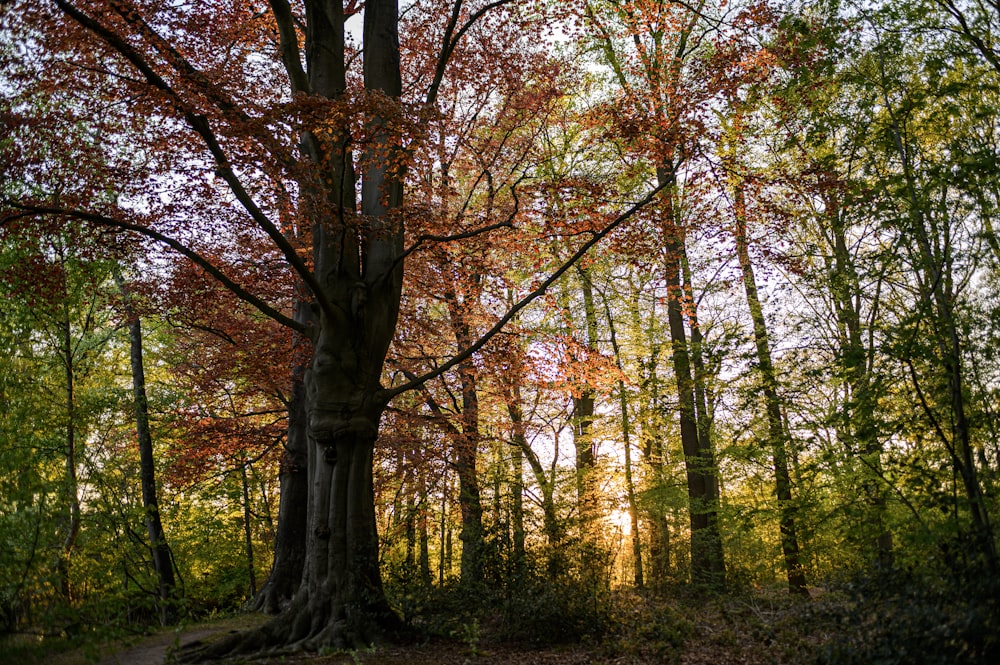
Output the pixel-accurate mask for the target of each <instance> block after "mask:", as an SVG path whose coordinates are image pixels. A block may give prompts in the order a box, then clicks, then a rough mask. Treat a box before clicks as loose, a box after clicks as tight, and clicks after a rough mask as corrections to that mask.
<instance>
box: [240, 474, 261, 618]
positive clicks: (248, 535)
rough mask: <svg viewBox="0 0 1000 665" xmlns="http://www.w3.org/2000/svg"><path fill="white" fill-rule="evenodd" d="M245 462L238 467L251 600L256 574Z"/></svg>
mask: <svg viewBox="0 0 1000 665" xmlns="http://www.w3.org/2000/svg"><path fill="white" fill-rule="evenodd" d="M248 463H249V462H247V461H246V460H244V461H243V464H242V465H240V481H241V485H242V488H243V543H244V547H245V548H246V557H247V575H248V577H249V580H250V589H249V592H250V593H249V595H250V597H251V598H253V597H254V596H256V595H257V572H256V570H254V564H253V531H252V528H251V527H252V526H253V519H252V518H253V511H252V510H251V506H250V482H249V480H248V479H247V464H248Z"/></svg>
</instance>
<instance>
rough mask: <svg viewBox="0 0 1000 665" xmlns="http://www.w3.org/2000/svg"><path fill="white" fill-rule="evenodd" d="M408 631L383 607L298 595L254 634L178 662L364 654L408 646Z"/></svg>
mask: <svg viewBox="0 0 1000 665" xmlns="http://www.w3.org/2000/svg"><path fill="white" fill-rule="evenodd" d="M411 633H412V630H411V629H409V628H407V627H406V625H405V624H404V623H403V621H402V620H401V619H400V618H399V616H398V615H397V614H396V613H395V612H393V611H392V609H390V608H389V606H388V605H387V604H382V606H379V605H378V604H376V605H371V604H369V605H368V606H367V607H363V608H362V607H359V606H358V604H357V603H349V602H343V601H338V600H336V599H334V598H333V597H332V595H331V594H324V593H320V594H313V595H312V596H310V597H306V596H305V595H304V594H300V595H299V596H298V597H297V598H296V599H295V600H294V601H293V602H292V603H291V605H290V606H289V607H288V608H286V609H285V610H284V611H283V612H282V613H281V614H279V615H277V616H275V617H274V618H273V619H271V620H270V621H268V622H267V623H265V624H264V625H263V626H260V627H258V628H255V629H253V630H250V631H247V632H244V633H237V634H234V635H229V636H227V637H225V638H223V639H221V640H219V641H216V642H212V643H209V644H204V643H201V642H200V641H196V642H192V643H191V644H187V645H185V646H184V647H183V648H182V649H181V650H180V652H179V653H178V654H177V660H178V662H180V663H204V662H209V661H214V660H220V659H223V658H233V657H238V656H247V655H251V654H253V655H267V656H279V655H283V654H292V653H301V652H318V651H320V650H321V649H343V650H351V649H367V648H369V647H371V646H374V645H379V644H400V643H406V642H409V641H410V638H411V637H412V635H411Z"/></svg>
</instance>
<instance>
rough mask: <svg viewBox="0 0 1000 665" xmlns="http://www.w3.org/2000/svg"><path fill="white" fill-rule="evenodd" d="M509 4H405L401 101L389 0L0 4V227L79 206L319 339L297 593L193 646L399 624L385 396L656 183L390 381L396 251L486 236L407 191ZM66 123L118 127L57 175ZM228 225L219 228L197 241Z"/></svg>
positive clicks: (467, 351)
mask: <svg viewBox="0 0 1000 665" xmlns="http://www.w3.org/2000/svg"><path fill="white" fill-rule="evenodd" d="M527 4H529V3H526V5H527ZM517 5H518V3H516V2H513V1H512V0H496V1H494V2H479V3H466V2H463V1H462V0H457V1H456V2H454V3H426V6H425V7H422V9H424V10H425V11H424V12H423V13H420V12H415V13H413V14H411V15H416V16H417V17H418V20H415V22H414V29H415V30H418V29H419V30H421V31H423V32H422V33H421V34H425V35H426V39H427V40H429V41H428V42H427V43H428V44H429V46H428V47H427V48H426V52H427V53H429V54H432V55H431V57H428V58H426V61H422V62H417V63H416V64H414V63H407V66H408V68H407V71H408V72H410V73H411V74H412V75H413V79H414V80H412V81H407V85H406V88H405V90H406V94H405V96H404V85H403V80H402V76H401V53H400V43H401V42H400V35H399V29H400V13H399V8H398V6H397V2H396V0H369V1H368V2H366V3H364V5H363V7H362V6H361V4H360V3H356V2H350V3H347V4H345V3H343V2H339V1H338V2H330V1H323V0H304V1H303V2H294V3H293V2H289V1H288V0H270V2H269V3H268V6H267V10H266V11H261V7H260V6H259V3H254V2H225V3H218V4H216V3H207V4H203V5H198V6H189V5H186V4H183V3H171V4H169V5H164V4H163V3H161V2H154V1H149V2H146V1H140V0H80V1H77V2H70V1H68V0H53V2H45V3H28V2H23V3H15V4H14V8H13V9H11V8H10V7H7V8H6V9H5V10H4V11H5V12H8V13H7V14H6V15H5V17H4V18H5V21H7V20H9V25H10V26H12V27H11V30H12V32H14V33H17V34H21V35H23V36H24V48H23V49H22V50H21V53H22V57H21V60H20V69H19V70H18V73H19V74H20V75H22V76H24V80H25V81H26V82H28V83H29V84H28V86H27V88H28V90H29V92H27V93H26V94H25V99H31V100H32V101H33V104H32V103H23V104H21V105H14V106H12V107H11V109H9V112H8V113H7V114H5V124H7V123H10V125H11V126H10V127H7V129H10V130H11V131H14V129H13V128H17V130H16V131H17V132H18V133H19V136H18V145H19V151H18V152H17V153H15V154H12V155H11V156H10V159H9V160H8V163H5V165H4V166H5V168H12V169H15V170H19V171H20V172H21V173H22V179H23V180H24V181H26V182H31V183H33V185H35V186H34V188H33V189H31V190H30V191H29V190H26V191H23V192H7V193H5V200H4V201H3V202H2V209H0V223H2V224H3V225H10V224H17V223H18V222H19V220H21V219H23V218H27V217H48V218H52V219H69V218H75V219H78V220H83V221H86V222H90V223H93V224H95V225H98V226H101V227H104V228H108V229H114V230H118V231H119V232H126V233H135V234H140V235H142V236H145V237H146V238H148V239H151V240H152V241H155V242H156V243H158V244H159V245H161V246H165V247H167V248H169V249H171V250H173V251H175V252H178V253H180V254H181V255H183V256H184V257H186V258H187V259H189V260H190V261H192V262H193V263H194V264H196V265H197V266H199V268H201V269H202V270H204V271H205V272H206V273H208V274H209V275H211V276H212V277H214V278H215V279H216V280H218V281H219V282H220V283H221V284H222V285H223V286H225V287H226V288H228V289H229V290H230V291H232V292H233V293H234V294H236V295H237V296H238V297H239V298H241V299H242V300H244V301H245V302H247V303H248V304H250V305H252V306H254V307H256V308H257V310H259V311H260V312H261V314H262V315H264V316H267V317H270V318H271V319H273V320H275V321H277V322H279V323H281V324H283V325H285V326H287V327H288V328H290V329H292V330H293V331H296V332H298V333H300V334H305V335H308V337H309V338H310V339H311V341H312V348H313V354H312V360H311V362H310V363H309V367H308V370H307V371H306V372H305V376H304V377H303V386H304V395H303V399H304V402H305V418H306V432H307V437H308V445H307V455H306V457H307V463H306V466H307V470H306V478H307V482H308V490H307V506H305V507H301V508H300V509H304V510H305V511H306V524H307V530H306V543H305V552H306V557H305V562H304V569H303V574H302V582H301V584H300V586H299V590H298V592H297V593H296V595H295V597H294V599H293V600H292V602H291V603H290V605H289V607H288V609H287V610H286V611H285V612H283V613H282V614H281V615H279V616H278V617H277V618H275V619H274V620H273V621H272V622H271V623H269V624H267V625H266V626H264V627H263V628H262V629H260V630H258V631H255V632H253V633H251V634H248V635H240V636H236V637H235V638H234V639H233V640H230V641H228V642H223V643H220V644H218V645H216V646H215V647H214V648H213V649H211V650H210V651H203V652H196V653H193V654H190V657H191V658H198V657H203V656H211V655H213V654H218V653H222V652H233V651H248V650H255V649H260V648H268V647H271V646H293V647H298V648H306V649H310V648H319V647H322V646H326V645H336V646H359V645H364V644H369V643H371V642H374V641H380V640H385V639H392V638H393V637H394V636H395V635H396V634H397V633H398V631H399V630H400V629H401V623H400V621H399V619H398V618H397V616H396V615H395V613H394V612H393V611H392V610H391V608H390V607H389V604H388V602H387V600H386V597H385V594H384V592H383V588H382V582H381V577H380V572H379V566H378V538H377V534H376V522H375V513H374V498H373V477H372V473H373V471H372V458H373V451H374V447H375V442H376V438H377V436H378V430H379V422H380V419H381V416H382V414H383V412H384V410H385V409H386V406H387V405H388V403H389V402H390V401H391V400H392V399H393V398H394V397H395V396H397V395H399V394H401V393H403V392H405V391H407V390H410V389H412V388H414V387H416V386H418V385H421V384H422V383H423V382H425V381H426V380H428V379H429V378H432V377H433V376H437V375H440V374H441V373H443V372H445V371H448V370H449V369H451V368H453V367H456V366H458V365H460V363H462V362H463V361H465V360H466V359H467V358H469V357H470V356H471V355H472V354H473V353H475V352H476V351H477V350H478V349H480V348H481V347H482V346H483V345H484V344H485V343H486V342H487V341H488V340H489V339H490V338H491V337H492V336H493V335H495V334H496V332H498V331H499V330H500V329H501V328H502V326H503V325H504V324H505V323H506V322H507V321H509V320H510V319H512V318H513V317H514V316H515V315H516V314H517V312H518V311H520V310H521V309H523V307H525V306H526V305H527V304H528V303H530V302H531V301H532V300H533V299H535V298H537V297H538V296H539V295H541V294H543V293H544V292H545V291H546V290H547V289H548V288H549V287H550V286H551V285H552V284H553V283H554V282H555V280H557V279H558V278H559V277H560V276H561V275H562V274H563V273H565V272H566V270H568V269H569V268H570V267H571V266H572V265H573V264H574V263H575V262H576V261H578V260H579V258H580V257H581V256H583V255H584V253H585V252H587V251H588V250H589V249H590V248H591V247H592V246H593V245H594V244H596V243H597V242H599V241H600V240H601V239H603V238H604V237H606V236H607V235H608V234H609V233H611V232H612V230H614V229H615V228H616V227H617V226H619V225H620V224H622V223H623V222H624V221H625V220H627V219H628V218H630V217H631V216H632V215H633V214H634V213H635V212H636V211H637V210H639V209H640V208H641V207H642V206H644V205H645V204H646V203H648V202H649V201H651V200H652V199H653V197H654V196H655V195H656V193H657V192H658V190H657V189H654V190H653V191H652V192H651V193H650V194H649V195H648V196H646V197H645V198H644V199H643V200H641V201H639V202H637V203H636V204H635V205H633V206H632V207H630V208H629V209H628V210H626V211H625V212H622V213H620V214H617V215H616V214H609V213H608V212H607V211H606V210H599V211H596V212H595V213H594V214H595V215H596V216H597V218H598V219H600V220H602V223H601V226H600V228H599V230H598V231H597V232H595V233H592V234H591V235H589V236H588V239H587V240H586V242H584V243H582V244H581V245H579V247H578V248H577V250H576V252H574V253H573V254H572V255H571V256H570V257H569V258H568V259H567V260H566V261H565V262H564V263H563V264H562V265H560V266H558V267H557V268H555V269H554V270H552V271H551V273H550V274H549V275H548V276H547V277H545V278H544V279H539V280H536V281H534V282H533V283H532V284H531V287H530V289H529V290H527V292H526V293H525V294H524V295H523V297H522V298H521V299H520V300H518V301H517V303H516V304H515V305H514V306H513V307H512V308H511V309H510V310H508V311H507V312H506V313H505V314H503V315H502V316H500V317H499V319H498V320H497V321H496V323H495V324H494V325H492V327H489V328H488V329H487V330H486V331H485V332H484V333H482V334H481V335H480V336H478V338H476V339H468V340H463V343H464V344H466V346H465V348H464V349H460V350H459V351H458V353H457V355H455V356H453V357H452V358H451V359H450V360H448V361H447V362H444V363H442V364H440V365H439V366H438V367H436V368H435V369H434V370H432V371H430V372H429V373H427V374H425V375H423V376H414V377H412V378H410V379H407V380H405V382H404V381H400V382H398V383H396V384H394V385H390V386H388V387H387V386H384V385H383V382H382V381H383V369H384V364H385V358H386V354H387V351H388V349H389V346H390V344H391V343H392V341H393V338H394V335H395V331H396V325H397V318H398V313H399V309H400V302H401V297H402V289H403V277H404V258H406V257H407V256H409V255H410V254H412V253H413V252H414V251H416V250H417V249H419V248H420V247H421V245H422V244H423V245H426V244H430V243H431V242H432V241H435V242H457V241H460V240H461V239H463V238H467V237H471V236H473V235H476V234H477V233H478V232H477V231H476V230H475V229H461V230H460V231H459V232H455V231H451V232H450V233H445V234H443V235H434V234H428V235H419V234H414V233H413V231H412V230H410V231H409V233H410V235H409V236H408V226H407V224H408V222H407V220H408V219H409V218H410V216H409V215H408V212H407V211H406V210H405V209H404V208H403V188H404V181H405V177H406V171H407V168H408V164H410V163H411V157H412V155H413V154H414V153H415V151H417V150H418V149H419V146H420V142H421V127H422V124H423V123H424V122H425V121H426V119H427V118H429V117H433V115H434V114H435V113H436V112H437V108H436V98H437V95H438V90H440V89H441V86H442V82H443V81H444V80H445V79H446V77H447V76H449V75H450V72H451V68H450V65H451V64H452V63H453V62H454V60H453V59H452V56H453V54H454V53H455V52H456V48H457V47H458V46H459V44H460V43H461V42H462V40H463V39H467V38H468V37H469V34H470V32H472V31H474V29H475V27H476V26H477V25H478V24H479V23H480V22H482V21H501V20H504V21H511V20H517V19H516V16H515V15H514V12H516V10H517ZM359 12H361V13H363V31H362V35H361V45H360V47H355V45H354V39H352V38H351V37H349V35H348V31H347V29H346V28H347V26H348V25H349V23H348V22H349V21H351V23H353V21H352V16H354V15H355V14H357V13H359ZM425 19H426V20H425ZM403 43H407V42H406V41H405V40H404V42H403ZM357 56H360V61H361V62H362V70H361V71H360V72H357V71H355V69H356V68H357V65H356V64H354V63H355V62H356V61H357V59H358V58H357ZM39 63H43V64H39ZM411 66H412V67H411ZM458 72H459V73H461V75H470V73H469V72H464V71H462V70H461V68H459V69H458ZM472 75H476V74H472ZM480 75H485V74H480ZM36 77H37V79H38V80H37V81H36V80H35V78H36ZM32 91H33V93H34V94H35V97H34V98H31V94H32ZM46 94H62V95H66V96H68V97H69V98H70V103H69V105H68V108H69V109H70V112H69V113H67V114H63V115H60V116H57V115H54V114H50V113H46V105H45V104H44V100H45V95H46ZM109 117H113V118H115V120H114V121H109V120H108V118H109ZM134 117H143V118H145V120H144V122H145V123H146V124H144V125H143V129H144V132H145V133H143V134H134V135H130V134H129V131H128V130H129V118H134ZM67 122H82V123H86V124H88V125H89V126H91V127H93V128H94V132H95V133H96V134H97V135H98V136H101V135H102V134H101V133H102V132H108V133H109V134H108V138H107V139H106V140H104V141H98V142H97V144H98V149H95V150H93V151H91V152H89V153H82V152H80V149H79V148H78V147H76V146H69V145H67V146H63V148H64V149H65V150H66V152H67V154H74V155H75V156H74V157H73V158H74V159H76V160H77V162H78V164H79V166H80V169H79V172H78V173H77V174H75V175H76V177H75V178H74V179H72V180H71V181H69V182H61V183H53V182H51V181H49V180H47V179H46V170H45V157H44V155H40V154H38V153H37V152H33V148H34V147H36V146H37V145H39V144H40V142H39V141H36V140H35V139H34V136H35V135H36V134H39V135H45V140H47V141H49V142H50V143H51V144H52V145H55V146H57V147H56V148H55V149H59V145H60V144H59V143H58V139H59V137H60V135H61V128H63V127H65V125H66V123H67ZM135 124H136V125H138V124H139V123H135ZM150 132H158V133H155V135H151V134H150ZM77 153H79V154H77ZM108 169H111V170H114V171H115V174H116V181H117V182H119V183H121V188H122V190H123V191H122V192H116V193H114V195H111V196H109V193H108V191H107V189H106V187H97V188H94V187H90V184H91V183H90V181H89V180H88V174H89V172H90V171H91V170H93V171H98V170H100V171H105V172H106V171H107V170H108ZM100 182H101V183H103V182H105V180H104V179H102V180H101V181H100ZM512 198H513V205H512V210H513V212H512V213H511V215H510V219H509V220H508V221H507V223H506V224H502V225H494V226H496V228H502V227H504V226H509V225H510V223H511V222H512V221H514V220H515V219H516V218H517V212H518V206H517V199H516V197H512ZM220 235H224V236H225V240H226V241H228V242H229V244H228V245H226V244H225V243H219V242H216V243H215V244H214V245H213V244H212V243H211V242H209V240H210V239H216V240H218V236H220ZM407 242H411V243H413V244H411V245H410V247H409V249H408V248H407V247H406V243H407ZM234 253H235V255H236V256H237V257H238V259H239V260H240V261H242V262H243V263H245V264H248V265H250V266H251V267H256V268H257V269H258V272H259V273H260V275H261V278H262V279H263V278H266V277H273V271H269V270H270V268H271V267H273V266H274V265H276V264H278V265H281V266H282V267H283V268H282V270H283V273H284V276H285V278H286V279H288V280H289V282H292V281H294V280H300V281H301V283H302V292H303V294H304V295H303V296H302V297H301V298H300V300H301V302H302V303H303V304H306V305H308V308H309V309H310V310H311V311H312V316H311V317H305V316H301V315H293V314H292V311H293V303H292V302H290V300H289V298H288V297H287V296H285V297H275V296H274V293H273V292H272V290H270V289H269V288H268V287H267V284H263V285H262V284H261V283H260V282H258V281H254V280H251V279H247V277H246V274H245V273H242V272H241V273H239V275H235V274H233V273H231V272H229V271H227V270H226V269H225V267H224V266H225V265H226V262H227V260H230V259H232V257H233V255H234ZM278 272H281V271H278ZM293 406H294V405H293ZM294 420H295V419H294V418H293V421H294Z"/></svg>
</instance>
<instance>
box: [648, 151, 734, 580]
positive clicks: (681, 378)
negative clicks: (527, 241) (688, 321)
mask: <svg viewBox="0 0 1000 665" xmlns="http://www.w3.org/2000/svg"><path fill="white" fill-rule="evenodd" d="M657 178H658V181H659V183H660V184H661V185H665V186H666V187H667V192H668V196H666V197H665V199H664V200H665V201H666V206H667V208H666V210H664V211H663V215H662V219H663V223H664V240H665V242H666V263H667V266H666V273H665V278H666V283H667V289H668V295H667V324H668V327H669V330H670V339H671V347H672V351H673V353H672V358H673V365H674V377H675V381H676V385H677V397H678V406H679V420H680V431H681V446H682V448H683V450H684V460H685V465H686V467H687V481H688V501H689V512H690V520H691V579H692V581H693V582H694V583H696V584H699V585H706V586H710V587H722V586H724V585H725V561H724V558H723V552H722V538H721V535H720V533H719V527H718V518H717V511H718V496H717V495H716V492H715V489H716V488H717V480H716V479H717V477H718V470H717V468H716V466H715V460H714V456H713V455H712V454H711V446H710V445H708V442H702V441H701V437H700V436H699V432H698V419H697V410H696V408H695V384H694V379H693V376H692V370H691V359H690V351H689V349H688V343H687V333H686V331H685V328H684V313H683V304H684V289H683V285H682V281H681V260H682V250H683V247H682V243H683V242H684V240H683V231H682V228H681V224H680V223H679V222H678V221H677V219H676V218H675V215H676V211H675V208H674V205H673V201H672V196H673V194H674V193H673V191H672V189H673V186H674V182H675V176H674V174H673V171H672V168H661V169H658V170H657Z"/></svg>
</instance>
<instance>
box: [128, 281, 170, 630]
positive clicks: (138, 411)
mask: <svg viewBox="0 0 1000 665" xmlns="http://www.w3.org/2000/svg"><path fill="white" fill-rule="evenodd" d="M115 281H116V282H117V283H118V289H119V291H121V294H122V301H123V302H124V305H125V312H126V314H127V315H128V318H129V324H128V332H129V348H130V353H129V356H130V360H131V366H132V400H133V411H134V414H135V430H136V434H137V438H138V443H139V477H140V483H141V485H142V507H143V511H144V513H145V521H146V533H147V535H148V536H149V547H150V552H151V553H152V555H153V570H155V571H156V579H157V585H158V589H159V599H160V623H161V625H164V626H166V625H168V624H169V623H172V622H173V620H174V618H175V612H174V610H173V608H172V607H171V606H170V603H171V601H172V600H173V598H174V594H175V589H176V583H175V581H174V566H173V558H172V555H171V553H170V547H169V545H168V544H167V537H166V534H165V533H164V531H163V524H162V523H161V521H160V507H159V500H158V498H157V491H156V464H155V462H154V458H153V435H152V431H151V430H150V427H149V400H148V398H147V396H146V370H145V364H144V363H143V344H142V322H141V320H140V319H139V316H138V315H137V314H136V312H135V310H134V308H133V307H132V303H131V300H130V298H131V296H130V294H129V292H128V287H127V286H126V284H125V280H124V279H123V277H122V276H121V274H120V272H119V271H118V270H117V269H116V271H115Z"/></svg>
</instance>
